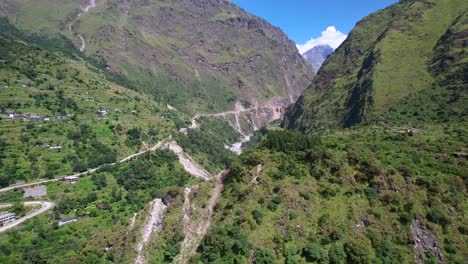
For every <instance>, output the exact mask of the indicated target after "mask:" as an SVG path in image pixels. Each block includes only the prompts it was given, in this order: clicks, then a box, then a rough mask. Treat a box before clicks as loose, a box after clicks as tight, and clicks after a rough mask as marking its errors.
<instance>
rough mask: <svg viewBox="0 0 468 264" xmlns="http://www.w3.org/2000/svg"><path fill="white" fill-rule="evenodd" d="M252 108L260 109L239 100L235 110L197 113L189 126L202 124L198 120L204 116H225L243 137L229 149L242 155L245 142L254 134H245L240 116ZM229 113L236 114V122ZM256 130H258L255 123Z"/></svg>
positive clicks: (195, 126) (192, 127) (193, 126)
mask: <svg viewBox="0 0 468 264" xmlns="http://www.w3.org/2000/svg"><path fill="white" fill-rule="evenodd" d="M252 110H256V111H258V108H257V107H249V108H244V107H243V106H242V104H241V103H239V102H237V103H236V104H235V106H234V110H232V111H224V112H220V113H214V114H197V115H195V116H194V117H193V118H192V124H191V126H190V127H189V129H195V128H198V127H199V126H200V125H199V124H198V123H197V120H198V119H200V118H202V117H222V118H224V119H225V120H226V121H227V122H228V123H229V125H230V126H231V127H232V128H233V129H234V130H235V131H236V132H237V133H239V134H240V135H241V138H240V140H239V141H238V142H235V143H234V144H232V145H231V146H229V147H228V148H229V150H231V151H232V152H234V153H236V154H237V155H240V154H241V153H242V145H243V144H244V143H246V142H248V141H250V138H251V136H252V135H251V134H245V133H244V132H243V131H242V127H241V125H240V122H239V117H240V114H241V113H244V112H249V111H252ZM229 115H233V116H234V118H235V123H234V124H231V122H230V121H229V119H228V118H227V116H229ZM254 130H258V128H257V127H256V125H255V123H254Z"/></svg>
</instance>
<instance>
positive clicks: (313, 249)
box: [302, 242, 328, 263]
mask: <svg viewBox="0 0 468 264" xmlns="http://www.w3.org/2000/svg"><path fill="white" fill-rule="evenodd" d="M302 255H303V256H304V257H305V258H306V260H307V261H308V262H317V263H328V261H327V254H326V252H325V250H323V248H322V247H321V246H320V245H319V244H317V243H315V242H311V243H309V244H307V246H306V247H305V248H304V249H303V250H302Z"/></svg>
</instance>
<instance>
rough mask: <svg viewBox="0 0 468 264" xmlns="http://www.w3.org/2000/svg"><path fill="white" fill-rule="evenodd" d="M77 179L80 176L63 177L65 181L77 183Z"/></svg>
mask: <svg viewBox="0 0 468 264" xmlns="http://www.w3.org/2000/svg"><path fill="white" fill-rule="evenodd" d="M78 179H80V177H78V176H67V177H65V178H64V180H65V181H67V182H69V183H71V184H74V183H77V182H78Z"/></svg>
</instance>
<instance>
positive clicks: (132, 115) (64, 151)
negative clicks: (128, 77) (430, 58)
mask: <svg viewBox="0 0 468 264" xmlns="http://www.w3.org/2000/svg"><path fill="white" fill-rule="evenodd" d="M0 44H1V46H2V49H1V52H0V64H1V67H0V115H1V120H0V148H1V149H2V151H1V156H0V158H1V159H0V174H1V175H2V176H0V178H1V179H0V185H2V186H6V185H8V184H11V183H14V182H16V181H28V180H32V179H35V178H43V177H46V178H51V177H54V176H60V175H67V174H71V173H72V172H76V171H84V170H86V169H88V168H92V167H96V166H98V165H100V164H103V163H110V162H113V161H115V160H117V159H119V158H123V157H126V156H128V155H129V154H132V153H135V152H136V151H138V150H139V149H140V147H141V148H144V144H142V143H143V142H144V143H145V144H147V145H148V146H152V145H154V144H155V143H156V142H158V141H160V140H162V139H164V138H166V137H167V136H168V134H170V133H171V132H174V131H176V130H177V128H180V127H183V126H185V123H184V122H183V121H182V119H181V117H180V114H179V113H177V112H174V111H170V110H168V109H167V108H166V106H165V105H163V104H160V103H156V102H154V101H153V100H151V98H149V97H148V96H145V95H142V94H139V93H136V92H134V91H131V90H128V89H125V88H123V87H121V86H119V85H117V84H115V83H112V82H109V81H108V80H107V79H106V77H105V75H104V74H102V73H101V72H100V71H99V70H98V69H96V68H94V67H92V66H90V64H88V63H86V62H84V61H82V60H79V59H72V58H68V57H65V56H60V55H58V54H55V53H52V52H48V51H45V50H43V49H40V48H37V47H34V46H29V45H27V44H24V43H20V42H17V41H13V40H6V39H0Z"/></svg>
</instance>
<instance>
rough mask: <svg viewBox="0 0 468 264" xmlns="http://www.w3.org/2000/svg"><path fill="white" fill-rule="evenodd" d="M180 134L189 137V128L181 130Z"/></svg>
mask: <svg viewBox="0 0 468 264" xmlns="http://www.w3.org/2000/svg"><path fill="white" fill-rule="evenodd" d="M179 133H182V134H184V135H187V134H188V128H186V127H183V128H181V129H180V130H179Z"/></svg>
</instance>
